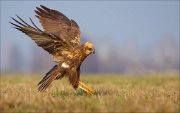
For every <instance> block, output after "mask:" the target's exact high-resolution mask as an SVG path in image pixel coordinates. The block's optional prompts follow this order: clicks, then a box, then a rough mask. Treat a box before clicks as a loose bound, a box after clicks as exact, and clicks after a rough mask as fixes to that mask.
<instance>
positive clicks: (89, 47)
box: [84, 42, 95, 55]
mask: <svg viewBox="0 0 180 113" xmlns="http://www.w3.org/2000/svg"><path fill="white" fill-rule="evenodd" d="M84 49H85V54H86V55H89V54H91V53H93V54H95V48H94V45H93V44H92V43H91V42H86V43H85V44H84Z"/></svg>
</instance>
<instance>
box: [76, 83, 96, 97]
mask: <svg viewBox="0 0 180 113" xmlns="http://www.w3.org/2000/svg"><path fill="white" fill-rule="evenodd" d="M79 88H81V89H82V90H84V91H85V92H86V93H88V94H89V95H92V94H93V93H94V91H93V89H92V88H90V87H88V86H86V85H85V84H84V83H82V82H79Z"/></svg>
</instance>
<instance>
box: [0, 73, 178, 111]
mask: <svg viewBox="0 0 180 113" xmlns="http://www.w3.org/2000/svg"><path fill="white" fill-rule="evenodd" d="M41 78H42V77H40V76H1V87H0V96H1V98H0V111H1V112H180V108H179V104H180V101H179V100H180V97H179V96H180V94H179V76H175V75H174V76H167V75H164V76H163V75H154V76H140V77H135V76H113V75H109V76H82V77H81V80H82V81H83V82H85V83H87V84H88V85H89V86H91V87H93V88H94V89H95V91H96V92H95V94H94V95H93V96H88V95H86V94H85V93H84V92H83V91H81V90H80V89H79V90H77V91H76V92H75V91H74V90H73V89H72V87H71V86H70V85H69V83H68V82H67V80H66V79H63V80H61V81H59V80H58V81H55V82H54V83H53V85H51V87H49V88H48V90H47V91H46V92H44V93H40V92H38V91H37V83H38V81H40V79H41Z"/></svg>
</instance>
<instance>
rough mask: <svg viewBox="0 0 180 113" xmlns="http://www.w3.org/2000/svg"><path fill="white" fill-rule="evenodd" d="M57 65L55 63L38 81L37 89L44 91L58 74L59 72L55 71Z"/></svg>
mask: <svg viewBox="0 0 180 113" xmlns="http://www.w3.org/2000/svg"><path fill="white" fill-rule="evenodd" d="M57 69H58V66H57V65H55V66H54V67H53V68H52V69H51V70H50V71H49V72H48V73H47V74H46V75H45V76H44V77H43V79H42V80H41V81H40V82H39V83H38V91H45V90H46V88H47V87H48V86H49V85H50V84H51V83H52V81H53V80H54V79H56V77H57V76H59V74H61V73H59V72H58V71H57Z"/></svg>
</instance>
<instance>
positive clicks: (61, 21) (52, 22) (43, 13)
mask: <svg viewBox="0 0 180 113" xmlns="http://www.w3.org/2000/svg"><path fill="white" fill-rule="evenodd" d="M40 6H41V7H40V8H39V7H36V10H35V13H36V17H37V18H38V19H39V21H40V23H41V25H42V26H43V28H44V30H45V32H48V33H53V34H56V35H57V36H59V37H61V38H63V39H65V40H66V41H67V42H69V43H70V44H71V45H72V46H74V47H75V46H79V45H80V29H79V26H78V24H77V23H76V22H75V21H74V20H70V19H68V18H67V17H66V16H65V15H64V14H63V13H61V12H59V11H57V10H53V9H49V8H47V7H45V6H42V5H40Z"/></svg>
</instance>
